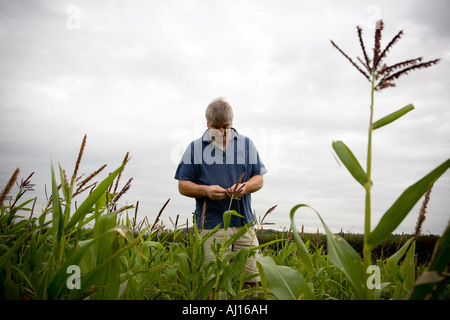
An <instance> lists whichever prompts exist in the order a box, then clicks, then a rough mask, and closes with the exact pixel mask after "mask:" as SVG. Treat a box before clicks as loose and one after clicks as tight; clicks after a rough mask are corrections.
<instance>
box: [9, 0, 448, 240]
mask: <svg viewBox="0 0 450 320" xmlns="http://www.w3.org/2000/svg"><path fill="white" fill-rule="evenodd" d="M448 12H450V2H449V1H446V0H439V1H438V0H436V1H434V0H433V1H418V0H417V1H391V0H389V1H374V0H371V1H262V0H258V1H256V0H255V1H242V0H239V1H237V0H230V1H223V0H222V1H211V0H208V1H206V0H205V1H188V0H185V1H78V0H72V1H60V0H58V1H56V0H55V1H44V0H42V1H0V189H1V188H3V187H4V185H5V184H6V182H7V180H8V179H9V178H10V177H11V175H12V173H13V171H14V170H15V168H17V167H19V168H20V170H21V175H20V178H26V177H27V176H28V175H29V174H30V173H31V172H33V171H34V172H35V174H34V177H33V179H32V182H33V183H35V184H36V186H35V189H36V190H35V192H33V193H30V194H29V195H30V196H38V204H39V205H38V207H39V210H40V208H41V206H43V204H44V203H45V196H44V186H45V185H47V189H48V190H49V188H50V187H49V186H50V185H51V175H50V160H51V159H52V161H53V163H54V164H55V165H57V164H58V162H59V163H60V164H61V166H62V167H63V168H64V169H66V171H67V172H68V174H69V175H70V174H71V173H72V172H73V168H74V165H75V162H76V157H77V155H78V151H79V147H80V144H81V141H82V139H83V136H84V135H85V134H87V145H86V148H85V152H84V157H83V161H82V164H81V167H80V173H86V174H89V173H91V172H93V171H95V170H96V169H97V168H99V167H100V166H102V165H103V164H108V167H107V169H106V170H105V172H104V174H103V175H102V176H101V178H104V177H105V176H106V174H107V173H108V172H112V171H113V170H115V169H116V168H117V167H118V166H119V165H120V164H121V161H122V159H123V157H124V155H125V153H126V152H127V151H129V152H130V155H131V161H130V162H129V163H128V165H127V167H126V170H125V172H124V174H123V177H122V179H121V181H122V185H123V184H124V183H125V182H126V181H127V180H128V179H129V178H131V177H133V182H132V187H131V189H130V190H129V191H128V193H127V194H126V195H124V196H123V197H122V203H123V204H135V203H136V201H138V200H139V220H141V219H143V218H144V216H145V215H147V216H148V219H149V220H150V221H153V220H154V218H155V216H156V214H157V213H158V212H159V210H160V208H161V207H162V206H163V204H164V203H165V202H166V200H167V199H169V198H170V199H171V201H170V202H169V205H168V206H167V208H166V209H165V211H164V214H163V216H162V219H163V220H164V221H165V224H166V225H168V226H170V221H169V217H172V219H174V218H175V217H176V215H177V214H179V215H180V218H181V219H182V221H185V220H186V218H189V219H190V221H191V217H192V215H191V213H192V211H193V210H194V208H195V206H194V200H193V199H190V198H185V197H183V196H181V195H180V194H179V193H178V190H177V181H176V180H174V174H175V170H176V167H177V164H178V161H179V160H180V158H181V155H182V153H183V151H184V150H185V148H186V146H187V144H188V143H189V142H190V141H191V140H193V139H196V138H198V137H200V135H201V134H202V133H203V132H204V130H205V129H206V121H205V118H204V111H205V108H206V106H207V105H208V103H209V102H210V101H212V100H213V99H215V98H217V97H219V96H221V97H224V98H225V99H226V100H227V101H228V102H229V103H230V104H231V105H232V107H233V108H234V114H235V119H234V122H233V126H234V127H235V128H236V129H237V130H238V132H239V133H241V134H244V135H247V136H249V137H250V138H251V139H252V140H253V141H254V142H255V144H256V146H257V148H258V149H259V152H260V156H261V158H262V160H263V162H264V163H265V164H266V167H267V169H268V170H269V173H267V174H266V175H265V177H264V178H265V184H264V187H263V188H262V189H261V190H260V191H258V192H257V193H255V194H253V195H252V199H253V209H254V210H255V212H256V215H257V216H260V215H261V216H262V215H264V213H265V212H266V211H267V210H268V209H269V208H270V207H272V206H274V205H278V207H277V209H276V210H275V211H274V212H272V213H271V214H270V216H269V217H268V218H267V219H266V222H272V223H275V225H274V227H286V228H288V227H289V211H290V209H291V208H292V207H293V206H294V205H296V204H299V203H305V204H308V205H310V206H312V207H313V208H315V209H316V210H317V211H318V212H319V213H320V214H321V215H322V217H323V218H324V220H325V222H326V223H327V225H328V226H329V227H330V228H331V229H332V230H335V231H339V230H340V229H341V228H342V229H343V230H344V231H346V232H354V233H362V232H363V228H364V189H363V188H362V187H361V186H360V185H359V184H358V183H357V182H356V181H355V180H354V179H353V178H352V177H351V175H350V174H349V173H348V172H347V170H346V169H345V167H343V166H341V167H340V166H339V164H338V163H337V162H336V160H335V159H334V157H333V152H332V147H331V143H332V141H333V140H343V141H344V142H345V143H346V144H347V145H348V146H349V147H350V148H351V149H352V151H353V153H354V154H355V155H356V157H357V158H358V159H359V161H360V163H361V164H362V165H363V167H365V163H366V149H367V127H368V121H369V104H370V83H369V82H368V81H367V80H365V78H364V77H363V76H362V75H361V74H360V73H359V72H358V71H357V70H355V69H354V68H353V67H352V66H351V65H350V64H349V63H348V61H346V59H345V58H344V57H343V56H342V55H341V54H340V53H339V52H338V51H337V50H336V49H334V48H333V47H332V46H331V44H330V39H332V40H334V42H336V43H337V44H338V45H339V46H340V47H341V48H342V49H343V50H344V51H345V52H347V53H348V54H349V55H350V56H351V57H352V58H354V59H355V60H356V57H357V56H360V57H362V55H361V50H360V46H359V41H358V38H357V33H356V26H357V25H359V26H361V27H362V28H363V36H364V39H365V42H366V48H367V50H368V51H369V52H370V54H372V48H373V33H374V22H375V20H376V19H378V18H382V19H383V20H384V22H385V30H384V33H383V38H382V46H383V47H384V46H386V44H387V43H388V41H389V40H390V39H391V38H392V37H393V36H394V35H395V34H396V33H397V32H398V31H399V30H400V29H404V35H403V38H402V39H401V40H400V41H399V42H398V43H397V44H396V45H395V46H394V48H393V49H392V50H391V52H390V53H389V55H388V58H387V59H386V63H387V64H388V65H389V64H394V63H397V62H400V61H403V60H406V59H411V58H417V57H420V56H423V57H424V59H425V60H432V59H436V58H441V59H442V61H441V62H440V63H439V64H438V65H437V66H434V67H432V68H429V69H422V70H418V71H415V72H413V73H411V74H410V75H408V76H407V77H404V78H400V80H398V81H397V82H396V83H397V87H396V88H389V89H387V90H385V91H383V92H381V93H377V94H376V96H375V120H376V119H378V118H380V117H382V116H384V115H387V114H389V113H391V112H393V111H395V110H397V109H399V108H401V107H403V106H405V105H407V104H409V103H413V104H414V105H415V110H414V111H412V112H410V113H408V114H407V115H406V116H404V117H403V118H401V119H400V120H398V121H397V122H395V123H393V124H391V125H389V126H386V127H384V128H382V129H380V130H377V131H375V132H374V138H373V179H372V180H373V183H374V186H373V189H372V198H373V209H372V211H373V216H372V229H373V228H374V227H375V226H376V224H377V222H378V221H379V219H380V218H381V216H382V214H383V213H384V212H385V211H386V210H387V209H388V208H389V207H390V206H391V204H392V203H393V202H394V201H395V200H396V199H397V197H398V196H399V195H400V194H401V193H402V192H403V191H404V189H406V188H407V187H408V186H409V185H411V184H413V183H414V182H416V181H417V180H419V179H420V178H422V177H423V176H425V175H426V174H427V173H428V172H430V171H431V170H432V169H434V168H435V167H437V166H438V165H440V164H441V163H442V162H444V161H445V160H446V159H448V158H449V156H450V108H449V101H450V93H449V92H450V91H449V90H448V88H450V62H449V61H450V22H449V19H448V16H447V15H448ZM108 170H109V171H108ZM449 196H450V174H449V172H447V173H445V174H444V175H443V176H442V177H441V179H440V180H438V182H437V183H436V184H435V185H434V188H433V191H432V193H431V199H430V203H429V205H428V215H427V218H426V220H425V223H424V226H423V232H424V233H433V234H442V232H443V231H444V229H445V227H446V226H447V223H448V221H449V216H450V215H449V210H450V209H449V207H450V197H449ZM421 202H422V201H420V202H419V204H418V205H416V207H415V208H414V209H413V210H412V212H411V213H410V215H409V216H408V218H407V219H405V220H404V222H403V223H402V224H401V225H400V226H399V227H398V228H397V230H396V231H395V232H396V233H401V232H405V233H412V232H413V231H414V226H415V223H416V220H417V216H418V213H419V208H420V204H421ZM131 213H133V211H130V214H131ZM296 223H297V225H298V226H301V225H304V226H305V227H306V228H307V229H308V230H312V231H315V230H316V228H320V230H321V231H322V232H323V227H322V225H321V223H320V221H319V219H318V218H317V216H315V214H314V213H312V212H311V211H307V210H305V211H300V212H299V213H298V214H297V218H296Z"/></svg>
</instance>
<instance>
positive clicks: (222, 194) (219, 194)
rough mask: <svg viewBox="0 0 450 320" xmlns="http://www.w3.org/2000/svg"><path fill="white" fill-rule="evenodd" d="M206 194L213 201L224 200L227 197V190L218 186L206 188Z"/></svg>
mask: <svg viewBox="0 0 450 320" xmlns="http://www.w3.org/2000/svg"><path fill="white" fill-rule="evenodd" d="M206 194H207V195H208V197H209V198H210V199H211V200H223V199H225V198H226V197H227V190H226V189H224V188H222V187H221V186H218V185H212V186H206Z"/></svg>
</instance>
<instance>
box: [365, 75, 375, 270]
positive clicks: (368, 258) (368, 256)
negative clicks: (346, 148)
mask: <svg viewBox="0 0 450 320" xmlns="http://www.w3.org/2000/svg"><path fill="white" fill-rule="evenodd" d="M374 92H375V73H373V74H372V88H371V96H370V121H369V137H368V145H367V173H366V174H367V179H368V181H369V182H368V183H367V185H366V187H365V188H366V209H365V223H364V250H363V251H364V266H365V268H367V267H368V266H369V265H370V264H371V263H372V257H371V250H368V249H367V245H366V243H367V237H368V236H369V234H370V214H371V201H370V190H371V189H372V131H373V126H372V123H373V106H374Z"/></svg>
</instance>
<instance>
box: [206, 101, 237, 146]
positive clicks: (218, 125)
mask: <svg viewBox="0 0 450 320" xmlns="http://www.w3.org/2000/svg"><path fill="white" fill-rule="evenodd" d="M205 116H206V125H207V127H208V128H209V129H212V130H210V131H211V134H212V135H211V138H212V139H213V140H217V138H219V135H220V136H221V137H222V138H223V145H226V142H227V140H228V139H229V138H231V134H230V132H231V126H232V125H233V109H232V108H231V106H230V105H229V104H228V102H226V101H225V100H224V99H223V98H217V99H215V100H213V101H212V102H211V103H210V104H209V105H208V107H207V108H206V112H205ZM227 136H228V139H227Z"/></svg>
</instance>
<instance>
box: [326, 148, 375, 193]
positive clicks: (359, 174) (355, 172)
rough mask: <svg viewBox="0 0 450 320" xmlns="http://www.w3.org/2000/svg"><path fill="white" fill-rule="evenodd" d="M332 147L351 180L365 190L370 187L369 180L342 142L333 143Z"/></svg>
mask: <svg viewBox="0 0 450 320" xmlns="http://www.w3.org/2000/svg"><path fill="white" fill-rule="evenodd" d="M332 145H333V149H334V151H335V152H336V154H337V155H338V157H339V159H341V161H342V163H343V164H344V165H345V167H346V168H347V169H348V171H349V172H350V174H351V175H352V176H353V178H355V179H356V181H358V182H359V183H360V184H361V185H362V186H363V187H364V188H366V189H367V188H368V187H369V186H370V185H371V184H369V179H368V178H367V175H366V173H365V172H364V170H363V168H362V167H361V165H360V164H359V162H358V160H357V159H356V157H355V156H354V155H353V153H352V152H351V151H350V149H349V148H348V147H347V146H346V145H345V143H343V142H342V141H333V144H332Z"/></svg>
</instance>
